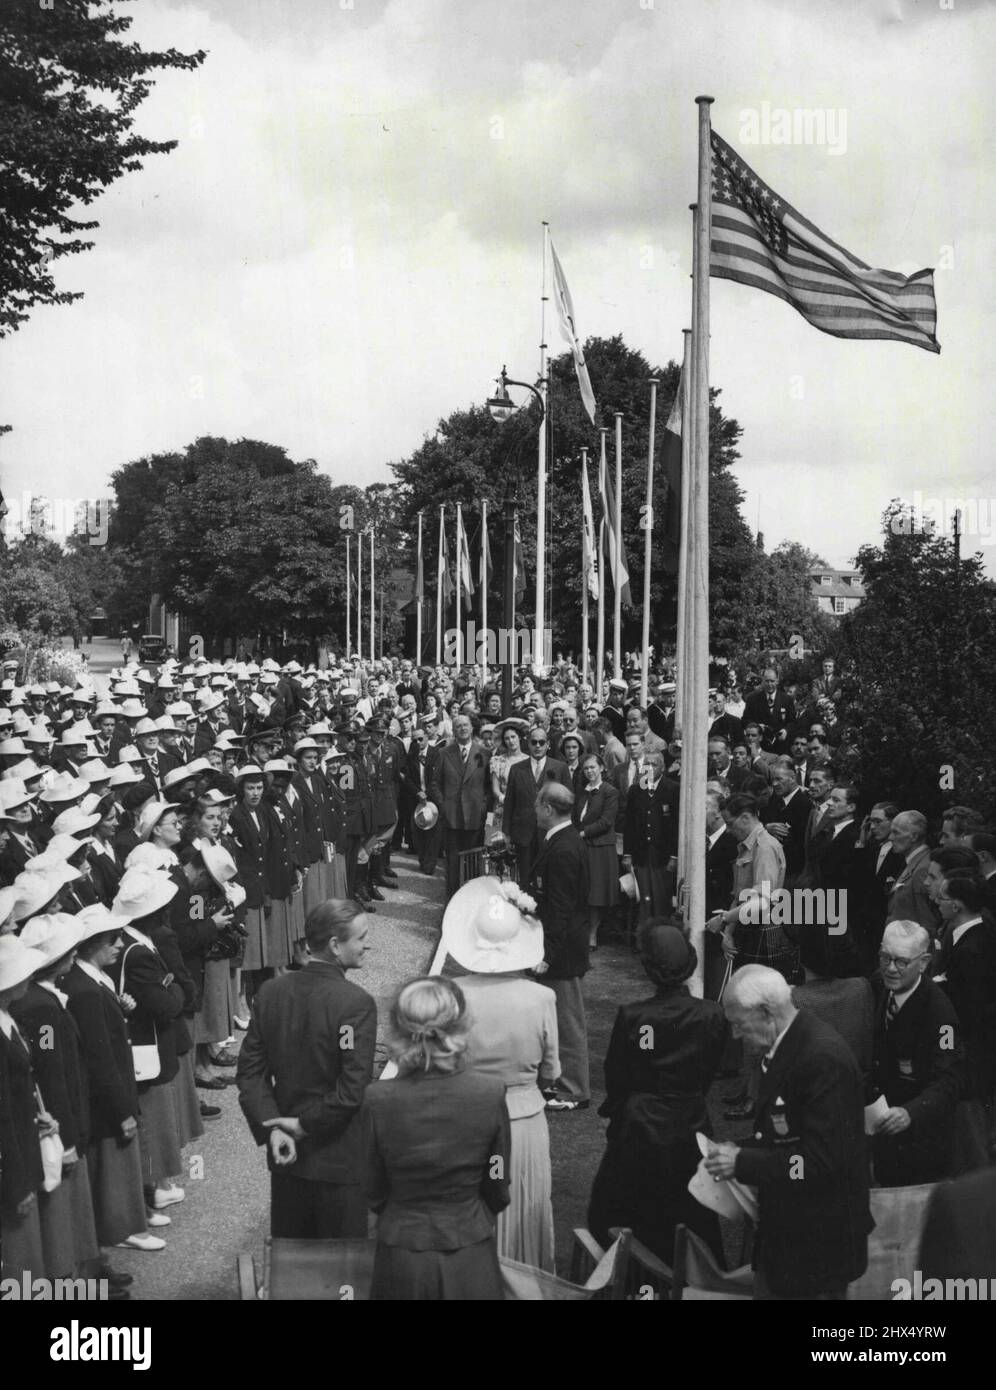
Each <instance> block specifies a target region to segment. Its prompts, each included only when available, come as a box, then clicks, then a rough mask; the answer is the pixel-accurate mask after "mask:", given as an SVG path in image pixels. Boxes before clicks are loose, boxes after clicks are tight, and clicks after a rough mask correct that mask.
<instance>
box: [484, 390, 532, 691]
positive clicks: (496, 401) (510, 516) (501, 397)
mask: <svg viewBox="0 0 996 1390" xmlns="http://www.w3.org/2000/svg"><path fill="white" fill-rule="evenodd" d="M495 379H496V381H497V382H498V391H497V393H496V394H495V395H494V396H491V397H489V399H488V411H489V413H490V415H491V418H492V419H493V420H496V421H497V422H498V424H500V425H502V424H504V423H505V421H506V420H510V419H511V418H512V416H513V415H517V414H519V412H520V411H521V409H522V407H521V406H517V405H516V404H515V402H514V401H513V400H512V399H511V397H510V396H509V394H508V388H509V387H510V386H520V387H522V389H523V390H525V391H531V392H532V393H533V395H534V396H535V397H536V399H537V400H538V401H539V408H540V417H539V425H538V429H540V430H541V429H542V428H543V424H544V421H545V420H546V404H545V402H544V400H543V396H542V394H541V393H540V391H539V389H538V388H537V387H535V386H533V385H531V384H530V382H528V381H516V380H515V379H514V378H512V377H510V376H509V375H508V373H507V372H506V370H505V368H504V367H502V369H501V376H499V377H496V378H495ZM518 483H519V469H518V466H517V467H516V472H515V492H516V493H517V491H518ZM516 501H517V497H516V495H515V493H513V492H511V491H507V492H506V494H505V505H504V520H505V594H504V604H503V608H502V627H503V632H504V641H503V642H500V643H499V644H498V646H499V650H498V652H497V656H498V660H499V662H500V664H501V668H502V672H501V702H502V709H503V712H504V713H505V714H506V715H507V714H508V713H509V712H510V711H511V708H512V672H513V668H514V665H515V521H516ZM537 637H538V639H539V641H541V642H542V641H543V636H542V634H537V633H534V634H533V640H534V643H535V640H536V639H537ZM544 646H545V643H544ZM541 652H542V648H541ZM532 655H533V660H534V661H535V660H536V659H537V658H536V653H535V651H534V652H533V654H532Z"/></svg>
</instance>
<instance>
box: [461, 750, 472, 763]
mask: <svg viewBox="0 0 996 1390" xmlns="http://www.w3.org/2000/svg"><path fill="white" fill-rule="evenodd" d="M469 752H470V749H469V748H461V749H460V757H461V758H462V759H463V761H464V762H466V761H467V754H468V753H469Z"/></svg>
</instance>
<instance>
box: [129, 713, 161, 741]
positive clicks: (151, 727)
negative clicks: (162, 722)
mask: <svg viewBox="0 0 996 1390" xmlns="http://www.w3.org/2000/svg"><path fill="white" fill-rule="evenodd" d="M161 732H162V730H161V729H160V728H159V725H158V724H157V723H156V721H155V720H154V719H149V718H148V717H146V718H145V719H140V720H139V721H138V723H137V724H136V725H135V727H134V729H132V738H145V737H147V736H148V735H150V734H155V736H156V737H157V738H158V737H159V735H160V733H161Z"/></svg>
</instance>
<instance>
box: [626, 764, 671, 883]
mask: <svg viewBox="0 0 996 1390" xmlns="http://www.w3.org/2000/svg"><path fill="white" fill-rule="evenodd" d="M623 851H624V852H625V853H626V854H629V855H631V856H632V858H633V863H634V864H636V865H639V867H640V868H643V867H645V866H646V865H649V864H651V863H653V864H659V865H660V867H661V868H666V867H667V861H668V859H669V858H670V857H671V855H673V854H677V853H678V783H677V782H672V781H671V780H670V778H668V777H661V779H660V781H659V782H658V783H657V786H656V788H655V789H654V791H653V792H651V791H650V790H649V788H647V787H642V786H640V785H639V784H637V785H636V786H634V787H633V788H632V789H631V790H630V793H629V796H628V797H627V798H626V816H625V820H624V823H623Z"/></svg>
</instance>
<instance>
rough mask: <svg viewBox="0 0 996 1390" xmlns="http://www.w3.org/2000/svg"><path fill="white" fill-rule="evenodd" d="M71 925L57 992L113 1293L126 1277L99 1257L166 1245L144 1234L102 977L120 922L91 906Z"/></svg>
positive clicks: (131, 1088)
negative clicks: (68, 1027) (75, 1058)
mask: <svg viewBox="0 0 996 1390" xmlns="http://www.w3.org/2000/svg"><path fill="white" fill-rule="evenodd" d="M76 924H77V926H78V927H80V928H81V929H82V931H83V935H82V937H81V938H80V941H79V944H78V945H77V947H76V964H75V965H74V966H73V968H72V970H70V971H69V973H68V975H66V977H65V979H64V980H63V981H62V984H61V988H62V989H63V990H64V992H65V994H66V997H67V999H68V1001H69V1002H68V1005H67V1007H68V1009H69V1012H70V1013H71V1014H72V1016H73V1018H74V1019H75V1020H76V1026H77V1028H78V1029H79V1036H80V1046H81V1048H82V1051H83V1057H84V1060H85V1062H86V1068H87V1073H88V1075H89V1081H90V1144H89V1148H88V1149H87V1165H88V1168H89V1174H90V1189H91V1193H92V1196H93V1209H94V1217H95V1220H96V1225H97V1240H98V1242H99V1243H100V1246H101V1250H102V1255H101V1265H100V1269H99V1271H98V1274H99V1277H100V1278H102V1279H107V1280H108V1281H109V1283H110V1286H111V1288H112V1290H113V1289H115V1288H122V1287H126V1286H127V1285H128V1284H130V1283H131V1276H130V1275H121V1274H116V1273H115V1272H114V1271H113V1270H111V1269H110V1267H109V1265H108V1263H107V1256H106V1253H104V1252H106V1250H108V1249H112V1248H113V1247H114V1246H116V1245H125V1246H128V1247H129V1248H130V1249H134V1250H161V1249H162V1248H163V1246H164V1245H165V1241H163V1240H161V1239H160V1238H159V1237H158V1236H155V1235H152V1234H151V1233H150V1232H149V1230H148V1228H147V1222H146V1212H145V1195H144V1193H143V1191H142V1159H141V1152H140V1149H139V1143H138V1091H137V1090H136V1087H135V1069H134V1066H133V1064H132V1055H131V1046H130V1044H129V1041H128V1025H127V1014H126V1012H125V1009H124V1007H123V1005H122V1002H121V1000H120V999H119V998H118V994H117V990H116V989H115V987H114V981H113V980H112V979H111V977H110V975H108V973H107V971H108V970H109V968H110V967H111V966H112V965H113V964H114V962H115V961H116V960H117V958H118V955H119V954H120V952H121V929H122V927H123V926H124V918H122V917H120V916H118V917H114V916H112V915H111V913H110V912H109V911H108V909H107V908H106V907H104V906H103V904H98V905H97V906H96V907H87V908H84V909H83V911H82V912H81V913H79V915H78V916H77V917H76Z"/></svg>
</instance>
